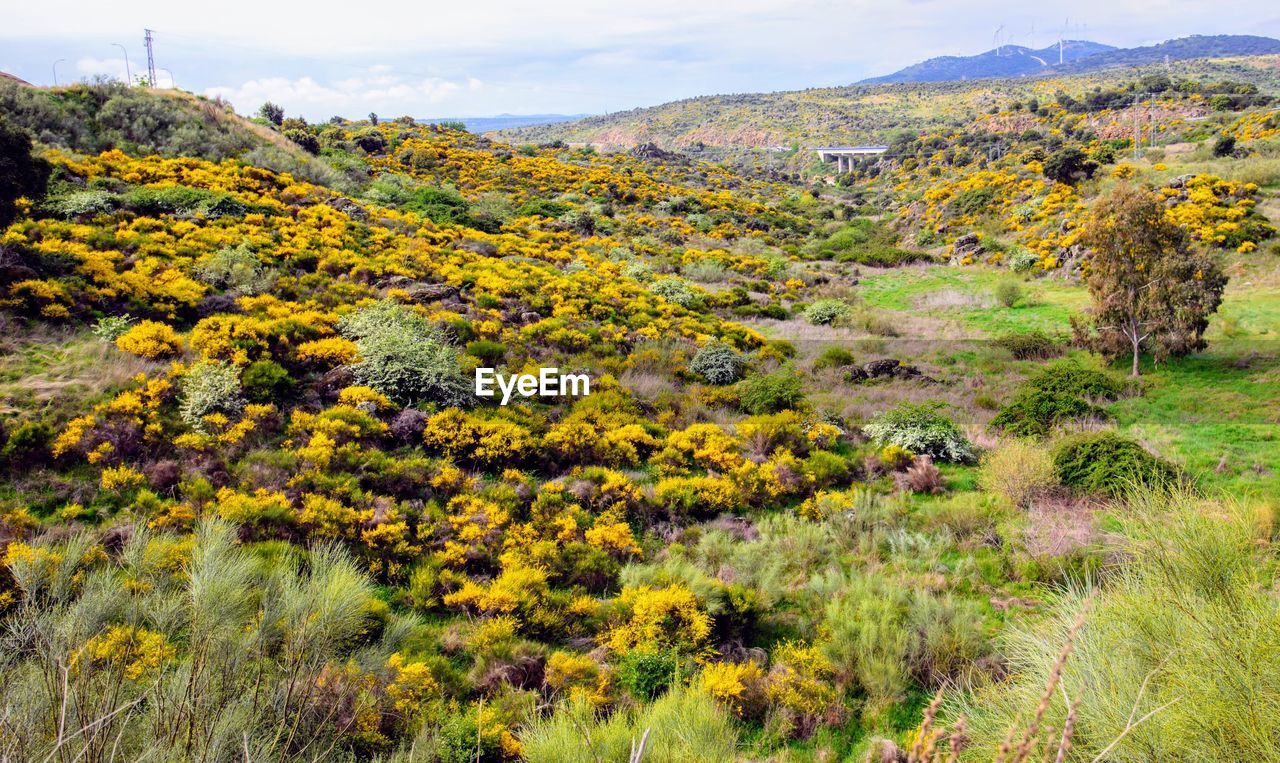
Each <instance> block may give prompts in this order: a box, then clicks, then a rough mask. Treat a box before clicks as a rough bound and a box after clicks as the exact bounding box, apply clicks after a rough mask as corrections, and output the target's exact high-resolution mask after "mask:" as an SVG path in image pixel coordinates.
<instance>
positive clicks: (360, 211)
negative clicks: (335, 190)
mask: <svg viewBox="0 0 1280 763" xmlns="http://www.w3.org/2000/svg"><path fill="white" fill-rule="evenodd" d="M324 203H325V205H326V206H329V207H332V208H334V209H336V210H338V211H339V212H341V213H343V214H344V215H346V216H347V217H350V218H351V219H353V220H361V221H364V220H368V219H369V213H368V212H366V211H364V207H362V206H360V205H359V204H357V203H355V202H354V201H352V200H351V199H347V198H343V197H341V196H334V197H333V198H332V199H326V200H325V202H324Z"/></svg>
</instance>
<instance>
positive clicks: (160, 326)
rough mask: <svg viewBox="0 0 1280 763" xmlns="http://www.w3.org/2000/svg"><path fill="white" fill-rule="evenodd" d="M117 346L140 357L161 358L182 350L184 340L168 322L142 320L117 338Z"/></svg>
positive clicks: (171, 355)
mask: <svg viewBox="0 0 1280 763" xmlns="http://www.w3.org/2000/svg"><path fill="white" fill-rule="evenodd" d="M116 347H119V348H120V349H121V350H123V351H125V352H127V353H129V354H131V355H137V356H138V357H140V358H146V359H148V360H159V359H161V358H171V357H174V356H175V355H178V354H180V353H181V352H182V340H181V339H179V338H178V334H177V332H175V331H174V330H173V328H172V327H171V326H169V324H167V323H160V322H159V321H141V322H140V323H138V324H137V325H135V326H133V327H132V328H130V329H129V330H128V331H126V332H124V333H123V334H121V335H120V336H119V337H118V338H117V339H116Z"/></svg>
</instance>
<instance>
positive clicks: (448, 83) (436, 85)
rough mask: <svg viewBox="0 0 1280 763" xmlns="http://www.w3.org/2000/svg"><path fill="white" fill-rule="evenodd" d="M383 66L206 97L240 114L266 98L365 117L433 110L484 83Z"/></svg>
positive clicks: (308, 110) (262, 83)
mask: <svg viewBox="0 0 1280 763" xmlns="http://www.w3.org/2000/svg"><path fill="white" fill-rule="evenodd" d="M387 71H388V69H387V68H386V67H383V66H373V67H370V68H369V70H368V71H367V72H366V73H364V74H362V75H359V76H354V77H345V78H343V79H340V80H335V81H332V82H329V83H327V84H326V83H321V82H318V81H317V80H315V79H314V78H312V77H300V78H297V79H289V78H286V77H268V78H263V79H254V80H249V81H248V82H244V83H242V84H240V85H219V86H214V87H209V88H206V89H205V91H204V93H205V95H208V96H210V97H221V98H225V99H227V100H229V101H231V103H232V104H233V105H234V106H235V107H236V110H237V111H240V112H242V113H252V112H253V111H255V110H256V109H257V108H258V107H259V106H261V105H262V104H263V103H264V102H266V101H272V102H275V103H279V104H281V105H283V106H285V108H286V110H287V111H289V113H303V114H308V115H313V116H314V115H317V114H321V113H328V114H343V115H347V116H355V115H363V113H364V111H365V110H366V109H372V110H374V111H381V112H384V113H385V114H388V115H399V114H413V115H423V114H430V113H436V110H437V109H438V108H439V107H441V106H445V105H448V103H449V100H450V98H451V97H452V96H453V95H455V94H458V93H462V92H464V91H472V92H474V91H477V90H479V89H481V88H482V87H483V83H482V82H481V81H480V80H478V79H476V78H468V79H465V80H463V81H452V80H447V79H442V78H439V77H425V78H408V77H404V76H402V75H397V74H388V73H387Z"/></svg>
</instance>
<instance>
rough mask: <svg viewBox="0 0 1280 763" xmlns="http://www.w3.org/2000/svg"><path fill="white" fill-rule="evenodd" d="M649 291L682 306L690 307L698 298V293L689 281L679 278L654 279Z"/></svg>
mask: <svg viewBox="0 0 1280 763" xmlns="http://www.w3.org/2000/svg"><path fill="white" fill-rule="evenodd" d="M649 291H650V292H651V293H652V294H654V295H655V296H658V297H662V298H663V299H665V300H667V301H668V302H672V303H675V304H677V305H679V306H681V307H690V306H691V305H693V303H694V302H695V301H697V299H698V293H697V292H695V291H694V290H693V288H692V287H691V286H689V283H688V282H687V281H684V280H682V279H679V278H662V279H659V280H657V281H654V282H653V284H652V285H650V286H649Z"/></svg>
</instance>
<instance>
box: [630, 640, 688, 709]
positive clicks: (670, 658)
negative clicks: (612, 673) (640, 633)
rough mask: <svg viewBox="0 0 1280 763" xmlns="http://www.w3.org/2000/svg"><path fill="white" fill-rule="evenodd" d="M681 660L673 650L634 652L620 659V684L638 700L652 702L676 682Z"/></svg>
mask: <svg viewBox="0 0 1280 763" xmlns="http://www.w3.org/2000/svg"><path fill="white" fill-rule="evenodd" d="M678 670H679V660H678V658H677V656H676V653H675V652H674V651H671V650H664V651H660V652H648V651H633V652H627V653H626V654H624V655H622V656H621V657H620V658H618V684H619V685H621V686H622V688H624V689H626V690H627V692H628V693H629V694H630V695H631V696H632V697H635V698H636V699H639V700H650V699H654V698H655V697H658V696H659V695H661V694H663V693H664V692H666V690H667V689H668V688H669V687H670V686H671V685H672V684H673V683H674V682H675V681H676V679H677V678H678V677H679V676H678V672H677V671H678Z"/></svg>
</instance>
